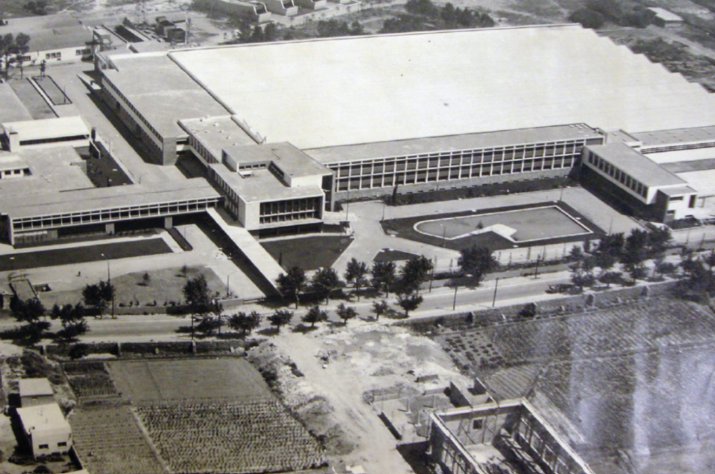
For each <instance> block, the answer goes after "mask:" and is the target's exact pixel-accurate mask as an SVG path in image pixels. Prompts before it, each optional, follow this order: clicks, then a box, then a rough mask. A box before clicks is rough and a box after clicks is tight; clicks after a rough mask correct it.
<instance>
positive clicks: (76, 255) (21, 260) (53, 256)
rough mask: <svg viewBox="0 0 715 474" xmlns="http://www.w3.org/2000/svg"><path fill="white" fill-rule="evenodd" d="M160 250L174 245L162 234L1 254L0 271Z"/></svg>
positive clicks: (93, 260) (121, 256)
mask: <svg viewBox="0 0 715 474" xmlns="http://www.w3.org/2000/svg"><path fill="white" fill-rule="evenodd" d="M161 253H171V249H170V248H169V246H168V245H166V243H165V242H164V240H163V239H161V238H159V237H157V238H151V239H143V240H135V241H131V242H115V243H111V244H99V245H86V246H81V247H71V248H62V249H53V250H40V251H37V252H23V253H15V254H6V255H0V271H8V270H21V269H26V268H39V267H52V266H56V265H70V264H74V263H85V262H97V261H100V260H112V259H116V258H128V257H142V256H146V255H156V254H161Z"/></svg>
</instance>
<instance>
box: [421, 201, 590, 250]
mask: <svg viewBox="0 0 715 474" xmlns="http://www.w3.org/2000/svg"><path fill="white" fill-rule="evenodd" d="M497 224H500V225H502V226H505V227H507V228H509V229H513V230H514V231H515V233H514V234H511V235H510V236H509V237H510V238H511V239H513V240H514V241H516V242H529V241H533V240H542V239H550V238H559V237H571V236H576V235H587V234H590V233H591V231H590V230H589V229H588V228H587V227H585V226H583V225H582V224H580V223H579V222H578V221H577V220H576V219H574V218H572V217H571V216H569V215H568V214H567V213H566V212H564V211H563V210H562V209H561V208H559V207H558V206H547V207H538V208H531V209H517V210H514V211H506V212H494V213H488V214H477V215H471V216H463V217H449V218H446V219H432V220H426V221H422V222H418V223H417V224H415V230H417V231H418V232H422V233H424V234H427V235H432V236H436V237H439V236H442V237H443V238H445V239H450V240H452V239H459V238H463V237H467V236H468V235H470V234H472V233H475V232H479V231H484V230H486V229H487V228H489V227H491V226H494V225H497Z"/></svg>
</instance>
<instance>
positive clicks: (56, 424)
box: [17, 403, 72, 434]
mask: <svg viewBox="0 0 715 474" xmlns="http://www.w3.org/2000/svg"><path fill="white" fill-rule="evenodd" d="M17 414H18V416H19V417H20V421H21V422H22V426H23V429H24V430H25V433H27V434H32V433H34V432H40V433H41V432H43V431H56V430H63V431H67V432H71V430H72V429H71V428H70V424H69V423H68V422H67V420H66V419H65V416H64V415H63V414H62V410H60V406H59V405H58V404H57V403H46V404H44V405H36V406H33V407H23V408H18V409H17Z"/></svg>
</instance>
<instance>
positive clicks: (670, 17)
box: [648, 7, 684, 28]
mask: <svg viewBox="0 0 715 474" xmlns="http://www.w3.org/2000/svg"><path fill="white" fill-rule="evenodd" d="M648 10H650V11H651V12H653V13H654V14H655V17H654V18H653V23H655V24H656V25H658V26H661V27H663V28H677V27H679V26H681V25H682V24H683V23H684V20H683V18H682V17H680V16H679V15H676V14H675V13H673V12H671V11H670V10H666V9H665V8H660V7H650V8H648Z"/></svg>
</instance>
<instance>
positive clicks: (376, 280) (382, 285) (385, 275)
mask: <svg viewBox="0 0 715 474" xmlns="http://www.w3.org/2000/svg"><path fill="white" fill-rule="evenodd" d="M395 270H396V266H395V262H375V263H374V264H373V266H372V272H371V273H372V281H371V283H372V287H373V288H374V289H375V290H377V291H378V292H380V291H382V292H384V293H385V296H388V297H389V296H390V288H392V285H394V284H395Z"/></svg>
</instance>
